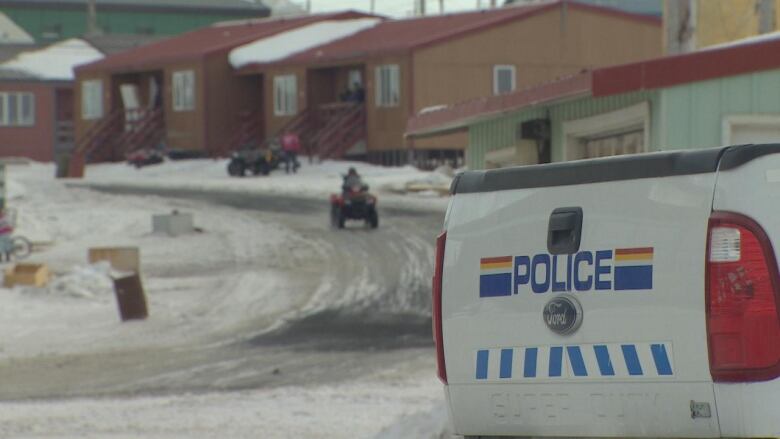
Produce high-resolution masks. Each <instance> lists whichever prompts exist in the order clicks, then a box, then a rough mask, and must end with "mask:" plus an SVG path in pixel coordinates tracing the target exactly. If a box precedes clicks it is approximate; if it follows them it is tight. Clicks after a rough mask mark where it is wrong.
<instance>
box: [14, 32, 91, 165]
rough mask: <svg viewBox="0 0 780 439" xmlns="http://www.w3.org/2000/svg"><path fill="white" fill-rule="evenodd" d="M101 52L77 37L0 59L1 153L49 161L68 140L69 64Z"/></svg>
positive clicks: (70, 130)
mask: <svg viewBox="0 0 780 439" xmlns="http://www.w3.org/2000/svg"><path fill="white" fill-rule="evenodd" d="M102 57H103V54H102V52H101V51H99V50H98V49H96V48H95V47H94V46H92V45H91V44H90V43H88V42H86V41H84V40H81V39H69V40H65V41H61V42H59V43H56V44H53V45H51V46H48V47H44V48H39V49H35V50H30V51H26V52H21V53H19V54H18V55H17V56H15V57H14V58H12V59H10V60H8V61H6V62H4V63H2V64H0V157H27V158H30V159H33V160H38V161H52V160H54V158H55V156H56V155H57V154H58V152H62V151H67V150H68V149H70V148H71V147H72V145H73V67H74V66H76V65H78V64H82V63H85V62H91V61H95V60H97V59H100V58H102Z"/></svg>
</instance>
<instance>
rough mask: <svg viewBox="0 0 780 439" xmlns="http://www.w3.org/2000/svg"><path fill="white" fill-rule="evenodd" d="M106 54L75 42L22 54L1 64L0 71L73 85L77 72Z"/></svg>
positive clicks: (84, 43) (79, 40)
mask: <svg viewBox="0 0 780 439" xmlns="http://www.w3.org/2000/svg"><path fill="white" fill-rule="evenodd" d="M101 58H103V53H101V52H100V51H99V50H97V49H95V48H94V47H93V46H92V45H90V44H89V43H87V42H86V41H84V40H81V39H78V38H71V39H68V40H64V41H60V42H59V43H56V44H52V45H51V46H48V47H45V48H43V49H39V50H33V51H29V52H22V53H20V54H18V55H16V57H14V58H12V59H10V60H8V61H6V62H4V63H2V64H0V71H5V72H19V73H21V74H23V75H24V76H28V77H34V78H37V79H44V80H55V81H72V80H73V78H74V75H73V68H74V67H76V66H79V65H81V64H86V63H89V62H93V61H97V60H99V59H101Z"/></svg>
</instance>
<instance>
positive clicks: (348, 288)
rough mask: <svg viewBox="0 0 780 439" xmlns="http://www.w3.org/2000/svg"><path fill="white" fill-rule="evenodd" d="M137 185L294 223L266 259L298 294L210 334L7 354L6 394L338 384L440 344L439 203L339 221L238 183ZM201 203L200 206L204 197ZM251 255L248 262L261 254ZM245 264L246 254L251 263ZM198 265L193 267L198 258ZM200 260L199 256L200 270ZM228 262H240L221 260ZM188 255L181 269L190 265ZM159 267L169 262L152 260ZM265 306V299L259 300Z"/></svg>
mask: <svg viewBox="0 0 780 439" xmlns="http://www.w3.org/2000/svg"><path fill="white" fill-rule="evenodd" d="M111 192H112V193H113V194H122V195H125V196H128V197H133V196H149V195H156V196H160V197H164V198H167V199H172V198H175V199H186V200H187V201H188V202H190V203H194V204H193V205H204V204H205V205H206V207H205V208H204V209H208V208H211V209H222V208H223V206H228V207H229V208H232V209H227V210H226V212H227V214H229V213H230V212H232V211H234V210H235V209H236V208H238V209H240V210H244V211H246V212H245V213H248V214H249V218H252V217H254V218H256V219H257V220H258V221H262V222H265V223H279V224H283V225H284V227H286V228H288V229H290V230H292V231H294V232H295V237H294V239H292V238H291V239H290V242H289V245H290V251H289V252H284V251H281V252H278V253H277V256H276V258H275V259H274V260H272V261H270V263H269V262H268V260H267V259H266V260H264V262H263V263H264V264H265V265H266V266H258V267H257V268H258V270H274V272H276V273H277V274H278V273H282V274H283V275H285V277H286V281H285V285H286V286H285V289H286V290H280V291H278V293H277V294H282V295H284V294H286V295H289V296H290V300H291V301H294V302H295V303H294V304H293V305H294V306H288V307H285V308H284V309H282V310H281V311H280V313H276V314H273V313H270V314H266V315H264V316H263V318H261V319H248V320H245V321H241V322H239V324H237V325H234V326H233V329H232V332H231V333H220V334H214V336H213V337H211V338H210V340H209V343H202V342H198V343H182V344H180V345H176V346H173V347H172V346H170V345H166V346H154V345H153V344H152V345H150V346H139V347H136V348H130V349H122V350H99V351H96V352H76V353H71V354H58V355H46V356H38V357H30V358H19V359H15V360H14V361H11V362H5V363H3V364H2V365H0V374H2V376H3V377H4V382H5V383H9V384H8V385H4V386H2V387H0V398H2V399H5V400H8V399H25V398H58V397H74V396H79V397H83V396H106V395H112V396H115V395H138V394H145V395H146V394H157V395H159V394H181V393H183V392H209V391H217V390H218V391H221V390H236V389H254V388H272V387H277V386H290V385H297V386H306V385H318V384H333V383H338V382H344V381H348V380H355V379H357V378H359V377H361V376H364V375H367V374H371V373H375V372H376V371H378V370H382V369H387V368H388V367H392V365H393V364H402V363H410V362H411V363H419V361H420V358H421V357H427V356H430V354H431V341H430V320H429V316H430V296H429V294H430V289H429V282H430V275H431V270H432V267H431V262H432V260H433V255H432V251H433V249H432V243H433V241H434V237H435V234H436V232H437V231H438V229H439V228H440V225H441V221H442V214H441V213H440V212H424V211H419V210H405V209H392V210H390V209H388V210H382V209H380V220H381V225H380V228H379V229H378V230H376V231H369V230H367V229H365V228H363V227H362V225H360V226H358V225H354V226H352V227H350V228H349V230H343V231H338V230H332V229H330V227H329V225H328V217H327V213H328V211H327V202H326V201H322V202H319V201H312V200H305V199H296V198H289V197H285V198H282V197H278V196H262V195H257V194H253V195H248V194H236V193H219V192H209V193H202V192H199V191H194V190H192V191H187V190H173V189H166V190H163V189H157V190H151V189H139V188H132V187H125V188H121V187H113V188H112V189H111ZM201 207H203V206H201ZM244 264H246V265H248V266H251V264H252V261H251V260H250V261H245V262H244ZM246 268H247V267H246V266H244V267H243V269H246ZM190 269H191V270H192V269H193V268H190ZM202 269H203V268H197V267H196V268H195V270H202ZM211 269H212V270H217V271H221V272H223V274H224V273H230V271H231V270H232V269H235V267H229V266H224V267H220V266H219V265H217V266H216V267H212V268H211ZM186 270H187V267H185V266H182V267H181V268H180V269H179V270H178V271H177V272H176V273H175V274H176V275H177V276H181V275H183V274H186ZM145 274H147V275H153V276H162V277H164V276H165V275H169V274H170V273H165V272H155V270H154V267H151V269H150V270H147V269H145ZM260 306H262V304H260Z"/></svg>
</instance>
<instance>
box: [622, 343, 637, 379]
mask: <svg viewBox="0 0 780 439" xmlns="http://www.w3.org/2000/svg"><path fill="white" fill-rule="evenodd" d="M620 348H621V349H622V350H623V358H625V360H626V367H627V368H628V374H629V375H642V365H641V364H640V363H639V355H637V354H636V346H634V345H632V344H624V345H621V346H620Z"/></svg>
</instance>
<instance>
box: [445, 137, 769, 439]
mask: <svg viewBox="0 0 780 439" xmlns="http://www.w3.org/2000/svg"><path fill="white" fill-rule="evenodd" d="M452 193H453V197H452V200H451V202H450V205H449V208H448V211H447V215H446V219H445V225H444V230H443V232H442V233H441V235H440V236H439V237H438V239H437V246H436V267H435V274H434V285H433V314H434V319H433V324H434V339H435V341H436V350H437V357H438V358H437V359H438V373H439V377H440V379H441V380H442V381H443V382H444V383H445V389H446V391H445V393H446V397H447V402H448V405H449V410H450V416H451V419H452V421H453V425H454V428H455V431H456V433H458V434H462V435H465V436H466V437H505V436H510V437H514V436H566V437H572V436H576V437H777V436H780V324H779V323H778V322H779V321H780V315H779V314H778V311H779V307H778V302H780V277H779V276H778V265H777V258H776V253H775V249H774V247H775V246H777V243H779V242H780V145H741V146H732V147H724V148H717V149H706V150H695V151H683V152H662V153H651V154H643V155H634V156H619V157H612V158H604V159H594V160H583V161H577V162H568V163H555V164H548V165H537V166H527V167H518V168H508V169H498V170H490V171H470V172H466V173H463V174H461V175H460V176H459V177H458V178H456V180H455V181H454V182H453V186H452Z"/></svg>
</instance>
